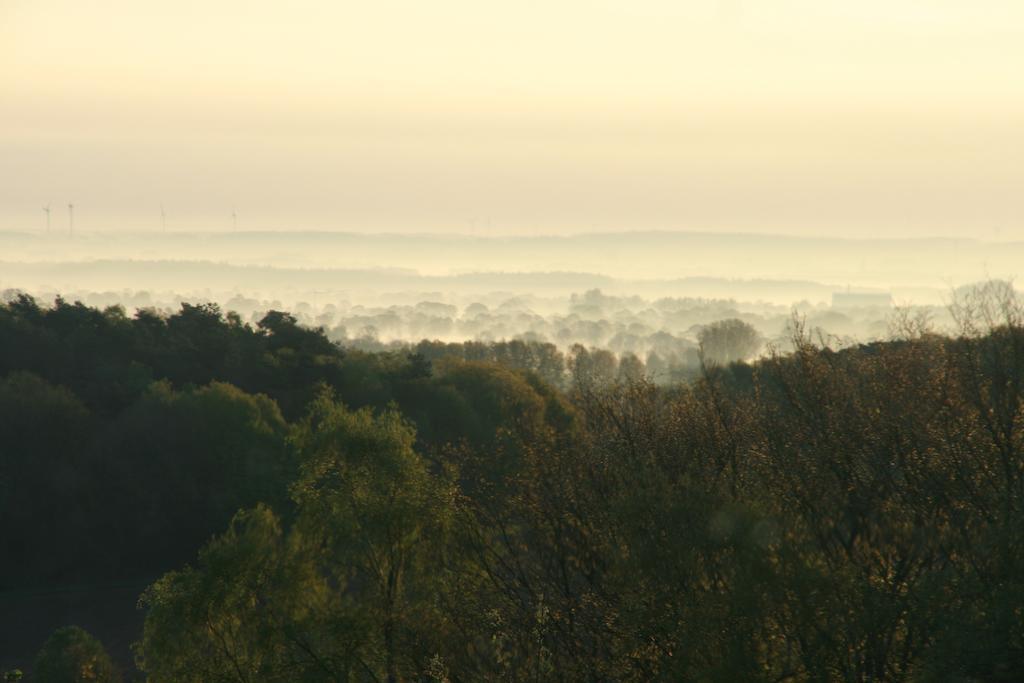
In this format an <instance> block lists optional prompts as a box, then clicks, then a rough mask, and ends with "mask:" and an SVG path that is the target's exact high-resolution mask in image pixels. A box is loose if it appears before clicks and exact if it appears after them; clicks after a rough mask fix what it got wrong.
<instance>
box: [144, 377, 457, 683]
mask: <svg viewBox="0 0 1024 683" xmlns="http://www.w3.org/2000/svg"><path fill="white" fill-rule="evenodd" d="M292 441H293V444H294V447H295V448H296V450H297V452H298V454H299V457H300V460H301V467H300V475H299V477H298V479H297V480H296V482H295V484H294V485H293V488H292V494H293V498H294V501H295V505H296V508H297V509H296V517H295V522H294V525H293V526H292V528H291V529H289V530H287V531H283V530H282V527H281V524H280V521H279V520H278V518H277V517H276V516H275V515H274V514H273V513H272V512H271V511H270V510H269V509H268V508H266V507H258V508H256V509H255V510H253V511H250V512H243V513H240V514H239V515H238V516H237V517H236V518H235V521H234V522H233V523H232V526H231V528H230V529H229V530H228V532H227V533H226V534H225V535H224V536H222V537H220V538H218V539H216V540H214V541H213V542H212V543H211V544H210V545H209V546H207V548H206V549H204V550H203V552H202V553H201V555H200V562H199V564H198V566H197V567H196V568H195V569H186V570H184V571H181V572H176V573H172V574H169V575H167V576H165V577H164V578H163V579H161V580H160V581H158V582H157V583H156V584H154V586H153V587H152V588H150V589H149V590H148V591H147V593H146V595H145V596H144V598H143V602H144V604H145V605H146V606H147V608H148V615H147V618H146V627H145V635H144V638H143V642H142V645H141V648H140V656H141V662H142V666H143V668H144V669H145V670H146V672H147V674H148V675H149V676H150V678H151V679H152V680H154V681H163V680H166V681H197V682H198V681H205V680H225V681H249V680H254V679H258V680H266V681H276V680H281V681H285V680H331V681H334V680H349V679H350V678H353V677H354V678H356V679H361V678H364V677H366V676H369V677H370V678H371V679H373V680H388V681H398V680H407V679H410V678H414V677H415V676H417V675H420V674H421V673H423V672H425V671H427V669H428V668H429V666H430V662H431V661H433V660H434V659H435V655H437V654H438V652H439V650H438V648H440V647H442V646H443V642H444V641H443V638H442V637H441V636H442V631H441V630H439V629H438V628H436V626H437V624H439V623H440V621H441V618H440V603H439V596H438V589H437V584H436V582H437V579H438V576H437V575H436V573H435V568H436V567H437V566H438V558H439V557H440V555H441V553H443V551H444V547H445V540H444V539H445V535H446V527H447V526H448V518H449V516H450V513H449V512H448V510H449V508H450V506H451V502H452V500H453V495H454V493H453V490H452V489H451V486H450V485H449V484H447V483H446V481H445V479H444V478H439V477H438V476H436V475H433V474H431V472H430V471H429V470H428V468H427V466H426V463H425V462H424V461H423V460H422V459H421V458H420V457H419V456H418V455H417V454H416V453H415V451H414V450H413V441H414V433H413V431H412V429H411V428H410V427H409V426H408V424H407V423H405V422H404V421H403V420H402V419H401V418H400V417H399V416H398V415H397V414H396V413H394V412H386V413H384V414H382V415H380V416H378V417H374V416H373V415H372V414H371V413H370V411H368V410H363V411H359V412H351V411H348V410H347V409H345V408H344V407H343V406H341V405H339V404H337V403H335V401H334V399H333V397H332V396H331V395H330V394H329V393H323V394H321V395H320V396H319V397H318V398H317V399H316V401H315V402H314V403H313V405H312V406H311V408H310V412H309V414H308V415H307V417H306V418H305V419H304V420H303V421H302V422H301V423H300V424H299V425H298V426H297V427H296V429H295V432H294V434H293V436H292Z"/></svg>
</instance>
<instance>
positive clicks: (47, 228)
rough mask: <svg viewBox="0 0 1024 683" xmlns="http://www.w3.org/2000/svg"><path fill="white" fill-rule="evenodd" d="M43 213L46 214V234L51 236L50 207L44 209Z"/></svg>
mask: <svg viewBox="0 0 1024 683" xmlns="http://www.w3.org/2000/svg"><path fill="white" fill-rule="evenodd" d="M43 213H45V214H46V234H47V235H49V234H50V205H49V204H47V205H46V206H44V207H43Z"/></svg>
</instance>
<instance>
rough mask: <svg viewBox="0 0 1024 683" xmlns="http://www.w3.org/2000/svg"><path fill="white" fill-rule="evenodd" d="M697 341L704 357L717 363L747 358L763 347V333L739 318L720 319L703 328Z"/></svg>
mask: <svg viewBox="0 0 1024 683" xmlns="http://www.w3.org/2000/svg"><path fill="white" fill-rule="evenodd" d="M697 341H698V342H699V343H700V348H701V351H702V353H703V354H704V359H705V360H706V361H710V362H712V363H714V364H716V365H728V364H729V363H733V362H735V361H741V360H747V359H748V358H750V357H751V356H753V355H754V354H755V353H757V351H758V349H760V348H761V343H762V340H761V335H760V333H758V331H757V329H756V328H755V327H754V326H753V325H751V324H750V323H746V322H743V321H742V320H740V319H738V318H730V319H728V320H719V321H717V322H713V323H711V324H710V325H707V326H706V327H703V328H701V330H700V332H699V333H698V334H697Z"/></svg>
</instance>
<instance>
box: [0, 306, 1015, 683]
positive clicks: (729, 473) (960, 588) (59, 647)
mask: <svg viewBox="0 0 1024 683" xmlns="http://www.w3.org/2000/svg"><path fill="white" fill-rule="evenodd" d="M969 294H970V295H969V296H965V297H962V298H960V299H958V300H957V301H956V302H955V303H954V306H953V310H952V315H953V316H954V317H955V319H956V320H958V321H959V322H960V324H961V327H960V332H959V333H958V334H956V335H954V336H944V335H939V334H936V333H933V332H931V331H930V330H929V329H928V328H927V325H926V324H925V321H913V320H909V319H907V320H904V321H903V323H904V324H903V326H902V332H903V333H902V334H901V335H899V336H897V337H896V338H894V339H892V340H891V341H888V342H876V343H872V344H868V345H853V346H848V347H844V348H829V347H828V346H826V345H823V344H822V343H821V342H820V340H818V341H815V340H813V339H812V337H811V335H809V334H808V333H807V332H806V331H805V330H804V329H803V328H801V326H800V325H799V321H797V324H796V325H795V326H794V328H793V330H792V333H793V335H792V347H791V348H792V350H791V351H786V352H781V351H779V350H777V349H776V350H774V351H770V352H769V353H768V355H766V356H764V357H762V358H760V359H759V360H756V361H751V362H750V363H747V362H742V361H741V360H739V359H742V358H744V357H748V356H750V355H752V354H753V353H754V351H751V350H750V349H753V348H754V345H755V344H758V345H759V344H760V340H759V339H757V338H756V337H754V336H752V335H749V334H748V333H747V331H745V330H742V329H741V328H739V327H738V326H736V325H735V323H728V324H723V325H722V326H719V327H718V328H709V330H711V331H709V332H708V334H707V338H706V339H705V340H704V341H705V343H706V345H711V344H713V343H715V342H714V336H715V335H724V337H725V338H726V340H727V341H728V343H729V344H730V345H732V346H730V350H729V351H728V353H726V352H723V355H722V356H721V357H720V358H717V359H713V358H706V360H707V361H708V362H704V363H702V364H701V367H702V368H703V369H702V371H701V372H700V373H698V374H694V375H692V376H690V377H689V378H687V380H686V381H683V382H675V383H672V384H669V385H658V384H655V383H653V382H651V381H650V378H649V377H648V376H647V375H646V374H645V372H644V365H643V363H642V362H640V361H639V359H630V358H629V357H628V356H616V355H615V354H611V353H609V352H607V351H604V350H601V349H595V348H585V347H582V346H579V347H575V348H573V349H571V350H570V351H569V352H568V353H564V352H562V351H560V350H559V349H557V348H555V347H553V346H550V345H545V344H542V343H528V342H515V343H512V342H495V343H492V344H483V343H467V344H462V345H456V344H450V343H440V342H431V341H424V342H422V343H420V344H419V345H417V346H415V347H411V348H409V349H405V350H402V351H384V352H367V351H359V350H356V349H343V348H342V347H340V346H338V345H337V344H334V343H332V342H330V341H329V340H328V339H327V337H326V336H325V333H324V331H323V330H319V329H315V328H308V327H305V326H302V325H300V324H298V322H297V320H296V318H295V317H294V316H292V315H290V314H288V313H285V312H283V311H274V312H271V313H268V314H267V315H266V316H265V317H264V318H263V319H261V320H260V321H258V322H257V324H250V323H245V322H243V321H242V320H240V319H239V318H238V316H235V315H233V314H231V313H230V312H229V313H224V312H222V311H221V310H220V309H219V308H218V307H217V306H214V305H185V306H183V307H182V308H181V310H180V311H178V312H176V313H174V314H172V315H161V314H157V313H155V312H146V311H141V312H139V313H137V314H136V315H134V316H132V317H129V316H127V315H126V314H125V313H124V311H123V310H121V309H118V308H108V309H105V310H99V309H95V308H91V307H88V306H85V305H82V304H79V303H68V302H67V301H64V300H61V299H58V300H57V301H56V302H55V303H54V305H52V306H40V305H39V304H38V303H37V302H36V301H34V300H33V299H31V298H29V297H24V296H23V297H20V298H18V299H16V300H14V301H12V302H10V303H8V304H5V305H2V306H0V410H2V411H3V412H2V414H3V415H4V419H3V420H0V455H2V458H0V543H2V547H0V556H2V557H4V558H5V561H4V562H3V563H0V591H3V594H14V593H17V592H18V591H24V590H27V589H30V588H31V589H39V588H47V589H54V588H57V587H61V588H67V587H68V586H72V585H77V586H85V587H86V589H87V588H88V586H90V585H94V584H97V583H100V582H104V581H111V580H115V579H119V580H127V579H139V578H142V579H144V580H145V582H146V583H147V584H148V585H149V587H148V588H147V589H145V591H144V592H143V594H142V596H141V601H140V606H141V609H142V610H143V612H142V614H143V616H144V625H143V628H142V629H141V631H138V632H137V633H135V635H134V638H133V640H135V641H137V644H136V646H135V651H134V657H132V656H126V655H123V654H117V653H114V654H112V655H108V654H107V653H106V652H104V651H103V647H102V645H100V643H99V641H98V640H97V639H96V638H94V637H93V636H92V635H89V634H88V633H85V632H84V631H81V629H78V630H63V631H57V632H56V633H54V635H53V637H52V638H50V640H49V642H47V643H46V644H45V647H44V645H43V642H44V640H46V639H45V637H41V638H39V640H38V643H37V644H36V646H35V647H36V648H37V649H39V648H42V649H41V650H40V653H39V656H38V657H37V658H34V657H33V655H34V651H24V652H15V653H7V652H5V653H3V654H4V660H3V661H4V665H5V666H6V665H7V663H8V662H9V663H10V666H11V667H13V666H15V665H17V666H20V667H21V668H24V669H31V668H32V666H33V661H35V664H34V666H35V667H36V675H42V672H43V671H44V670H46V671H57V670H58V669H59V668H60V667H65V668H66V667H67V666H71V667H79V668H78V669H76V670H77V671H79V672H81V671H82V670H83V669H82V668H81V667H82V666H87V667H92V668H90V669H88V670H89V671H92V672H94V673H95V676H94V679H95V680H117V677H118V676H120V675H123V676H124V677H125V678H127V679H129V680H131V679H139V680H142V679H143V678H144V679H146V680H151V681H195V682H197V683H198V682H200V681H239V682H243V681H246V682H248V681H282V682H283V681H295V680H304V681H307V680H308V681H321V680H322V681H339V680H351V681H362V680H368V681H370V680H376V681H425V680H436V681H470V680H531V681H538V680H638V681H639V680H645V681H646V680H694V681H701V680H751V681H781V680H794V681H818V680H846V681H880V680H894V681H898V680H906V681H918V680H965V681H999V680H1007V681H1009V680H1019V679H1020V677H1021V675H1022V674H1024V620H1022V619H1021V616H1020V615H1021V611H1022V610H1024V431H1022V424H1024V316H1022V315H1021V308H1020V307H1019V305H1018V302H1017V300H1016V297H1015V295H1014V294H1013V293H1012V290H1007V289H1005V288H1000V287H998V286H993V287H991V288H989V289H987V290H984V289H982V290H976V291H972V292H970V293H969ZM709 351H710V348H709V349H707V350H705V351H704V352H705V353H708V352H709ZM733 360H737V361H738V362H732V361H733ZM58 626H63V624H59V623H54V624H53V625H52V628H51V630H53V629H56V628H57V627H58ZM4 628H6V629H10V628H12V625H11V624H5V626H4ZM93 635H96V636H99V640H103V636H104V634H103V633H95V634H93ZM69 662H70V663H69ZM136 664H137V666H138V669H135V665H136ZM60 670H64V669H60ZM54 680H56V679H54Z"/></svg>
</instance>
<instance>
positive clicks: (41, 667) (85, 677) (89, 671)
mask: <svg viewBox="0 0 1024 683" xmlns="http://www.w3.org/2000/svg"><path fill="white" fill-rule="evenodd" d="M32 679H33V680H35V681H38V683H86V682H88V683H118V682H119V681H120V680H121V675H120V674H119V673H118V671H117V669H115V668H114V663H113V661H111V659H110V655H108V654H107V651H106V650H104V649H103V645H102V644H101V643H100V641H98V640H96V639H95V638H93V637H92V636H91V635H89V634H88V633H87V632H86V631H84V630H83V629H81V628H79V627H77V626H65V627H64V628H60V629H57V630H56V631H54V633H53V635H51V636H50V638H49V639H48V640H47V641H46V644H45V645H43V649H42V650H40V651H39V654H38V655H37V656H36V661H35V671H34V672H33V676H32Z"/></svg>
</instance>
